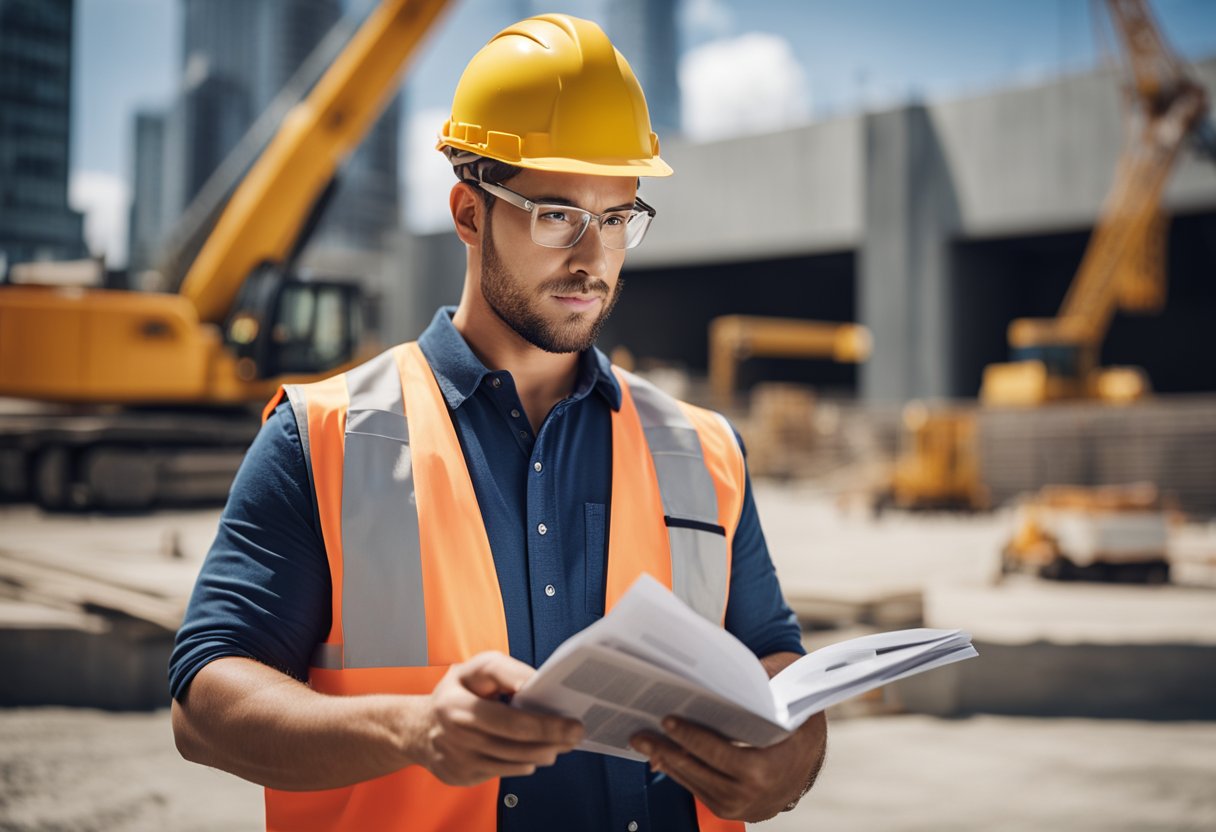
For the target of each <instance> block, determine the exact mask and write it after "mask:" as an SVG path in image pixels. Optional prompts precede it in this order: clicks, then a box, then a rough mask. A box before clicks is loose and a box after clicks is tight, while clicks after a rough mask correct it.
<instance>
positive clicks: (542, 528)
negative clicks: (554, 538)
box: [536, 523, 549, 534]
mask: <svg viewBox="0 0 1216 832" xmlns="http://www.w3.org/2000/svg"><path fill="white" fill-rule="evenodd" d="M536 532H537V534H548V533H549V527H548V526H546V525H545V524H544V523H541V524H540V525H539V526H537V527H536Z"/></svg>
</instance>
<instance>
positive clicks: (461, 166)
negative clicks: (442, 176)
mask: <svg viewBox="0 0 1216 832" xmlns="http://www.w3.org/2000/svg"><path fill="white" fill-rule="evenodd" d="M443 151H444V155H445V156H447V157H448V160H449V161H450V162H451V163H452V172H453V173H455V174H456V178H457V179H459V180H460V181H461V182H476V181H478V180H481V181H482V182H489V183H490V184H492V185H499V184H502V183H503V182H506V181H507V180H508V179H510V178H511V177H513V176H515V175H516V174H519V173H522V172H523V168H521V167H516V166H515V165H512V164H508V163H507V162H500V161H498V160H497V159H490V158H488V157H486V156H478V155H477V154H475V153H468V152H464V151H455V149H454V148H451V147H445V148H444V149H443ZM473 190H475V191H476V192H477V193H478V194H479V195H480V196H481V199H482V201H483V202H484V203H485V204H486V205H490V204H492V203H493V201H494V195H493V194H491V193H489V192H488V191H484V190H482V189H481V188H474V189H473Z"/></svg>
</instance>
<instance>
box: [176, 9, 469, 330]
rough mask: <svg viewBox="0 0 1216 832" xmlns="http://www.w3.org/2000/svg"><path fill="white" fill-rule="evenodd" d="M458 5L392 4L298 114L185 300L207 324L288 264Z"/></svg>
mask: <svg viewBox="0 0 1216 832" xmlns="http://www.w3.org/2000/svg"><path fill="white" fill-rule="evenodd" d="M448 2H449V0H384V2H382V3H381V4H380V5H379V6H378V7H377V8H376V9H375V10H374V11H372V12H371V14H370V15H369V16H368V19H367V21H366V22H365V23H364V24H363V25H362V26H361V27H360V28H359V31H358V32H356V33H355V35H354V37H353V38H352V40H351V43H350V44H349V45H348V47H347V48H346V49H345V50H344V51H343V52H342V54H341V55H340V56H339V57H338V59H337V60H336V61H335V62H334V64H333V65H332V66H331V67H330V68H329V70H328V71H327V72H326V73H325V74H324V75H323V76H322V77H321V79H320V81H318V82H317V86H316V87H315V88H314V89H313V91H312V92H311V93H310V94H309V95H308V97H307V98H306V99H304V100H303V101H302V102H300V103H299V104H297V105H296V106H295V107H293V108H292V110H291V112H289V113H288V115H287V117H286V119H284V121H283V126H282V127H281V128H280V129H279V132H278V133H277V134H276V135H275V137H274V139H273V140H272V141H271V143H270V144H269V146H268V147H267V148H266V151H265V152H264V153H263V154H262V156H261V157H260V158H259V159H258V161H257V163H256V164H255V165H254V166H253V168H252V169H251V170H250V171H249V174H248V175H247V176H246V177H245V179H244V180H243V181H242V182H241V184H240V186H239V187H238V188H237V189H236V191H235V192H234V193H233V195H232V199H231V201H230V202H229V203H228V206H227V207H226V208H225V209H224V212H223V214H221V216H220V219H219V221H218V222H217V223H216V227H215V230H214V231H213V232H212V234H211V236H210V237H209V238H208V239H207V242H206V244H205V245H204V246H203V248H202V250H201V251H200V252H199V255H198V258H197V259H196V260H195V261H194V263H193V265H192V266H191V268H190V271H189V273H188V274H187V275H186V279H185V281H184V282H183V283H182V287H181V294H182V295H184V296H185V297H186V298H187V299H189V300H190V301H191V302H192V303H193V304H194V306H195V308H196V309H197V310H198V317H199V320H200V321H203V322H208V323H223V321H224V319H225V317H226V316H227V315H228V313H229V311H230V310H231V308H232V304H233V301H234V300H235V298H236V296H237V294H238V292H239V291H240V289H241V286H242V285H243V284H244V282H245V279H246V278H247V277H248V276H249V275H250V274H251V273H252V272H253V271H254V270H255V269H256V268H258V267H259V266H261V265H262V264H264V263H281V262H282V261H283V260H284V259H285V258H286V257H287V256H288V254H289V253H290V252H291V251H292V250H293V248H294V247H295V244H296V241H297V237H298V235H299V232H300V229H301V228H302V227H303V225H304V223H305V220H306V218H307V217H308V215H309V213H310V212H311V210H312V207H313V205H314V204H315V202H316V201H317V199H318V197H319V196H320V195H321V193H322V192H323V191H324V189H325V188H326V186H327V185H328V184H329V182H330V180H331V179H332V178H333V174H334V171H335V170H337V168H338V166H339V165H340V164H341V163H342V161H343V160H344V159H345V158H346V157H347V156H348V155H349V154H350V153H351V152H352V151H353V150H354V148H355V147H356V146H357V145H358V143H359V141H360V140H361V139H362V138H363V136H364V134H366V132H367V131H368V129H369V128H370V126H371V124H372V122H374V121H375V119H376V118H377V117H378V116H379V115H380V113H381V111H382V110H383V109H384V107H385V105H386V104H387V102H388V100H389V99H390V98H391V97H392V95H393V93H394V92H395V90H396V88H397V86H398V82H399V79H400V77H401V75H402V73H403V72H404V71H405V66H406V62H407V61H408V59H409V58H410V57H411V56H412V55H413V54H414V52H415V50H416V48H417V46H418V44H419V43H420V42H421V41H422V38H423V36H424V35H425V34H426V33H427V31H429V30H430V28H431V25H432V24H433V22H434V21H435V19H436V18H437V17H438V16H439V14H440V13H441V12H442V11H443V10H444V8H445V7H446V6H447V5H448Z"/></svg>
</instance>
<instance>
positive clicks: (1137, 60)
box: [980, 0, 1208, 404]
mask: <svg viewBox="0 0 1216 832" xmlns="http://www.w3.org/2000/svg"><path fill="white" fill-rule="evenodd" d="M1107 8H1108V10H1109V12H1110V16H1111V20H1112V21H1113V22H1114V24H1115V28H1116V30H1117V31H1118V32H1119V38H1120V42H1121V44H1122V46H1123V50H1124V52H1125V53H1126V56H1127V59H1128V63H1129V66H1130V68H1131V72H1132V76H1133V78H1134V84H1133V87H1134V95H1133V96H1132V100H1133V102H1134V104H1135V105H1136V106H1135V111H1136V114H1137V116H1138V118H1137V119H1136V121H1135V126H1134V129H1133V130H1132V131H1129V134H1128V135H1129V141H1128V144H1127V146H1126V147H1125V148H1124V151H1123V154H1122V156H1121V157H1120V160H1119V165H1118V168H1117V170H1116V173H1115V181H1114V184H1113V185H1112V187H1111V191H1110V194H1109V195H1108V196H1107V198H1106V201H1105V203H1104V204H1103V207H1102V211H1101V214H1100V216H1099V219H1098V223H1097V225H1096V227H1095V228H1094V233H1093V235H1092V236H1091V237H1090V240H1089V244H1088V245H1087V246H1086V249H1085V254H1084V256H1083V258H1082V260H1081V265H1080V268H1079V269H1078V270H1077V274H1076V276H1075V277H1074V278H1073V281H1072V283H1071V285H1070V286H1069V288H1068V291H1067V293H1066V294H1065V296H1064V301H1063V303H1062V304H1061V305H1060V310H1059V312H1058V313H1057V315H1056V317H1054V318H1045V319H1040V318H1022V319H1019V320H1015V321H1014V322H1013V323H1012V324H1010V326H1009V345H1010V347H1011V348H1012V349H1013V351H1014V354H1015V356H1016V357H1017V360H1015V361H1014V362H1013V363H1010V364H990V365H988V367H986V368H985V370H984V382H983V386H982V388H981V391H980V396H981V398H982V399H983V400H984V401H986V402H988V403H992V404H1037V403H1039V402H1042V401H1046V400H1048V399H1053V398H1060V397H1069V396H1092V395H1097V394H1098V393H1099V392H1100V391H1101V390H1102V388H1103V386H1104V384H1105V382H1104V381H1103V378H1102V375H1103V374H1102V373H1101V372H1100V371H1099V370H1098V354H1099V352H1100V350H1101V346H1102V341H1103V340H1104V339H1105V338H1106V334H1107V331H1108V330H1109V329H1110V325H1111V322H1112V320H1113V319H1114V316H1115V312H1116V311H1118V310H1119V309H1123V310H1125V311H1134V312H1157V311H1160V309H1161V307H1162V306H1163V305H1164V302H1165V282H1166V281H1165V253H1164V252H1165V236H1166V230H1167V220H1166V216H1165V212H1164V209H1163V208H1162V195H1163V193H1164V191H1165V185H1166V181H1167V180H1168V178H1169V174H1170V171H1172V170H1173V167H1174V165H1175V163H1176V162H1177V159H1178V155H1179V152H1180V151H1181V149H1182V146H1183V144H1184V143H1185V141H1186V139H1187V138H1188V136H1191V135H1193V134H1195V133H1196V131H1197V130H1198V129H1199V127H1200V126H1201V124H1202V123H1203V120H1204V116H1205V115H1206V112H1207V104H1208V102H1207V93H1206V92H1205V91H1204V89H1203V87H1202V86H1200V85H1199V84H1198V83H1197V82H1196V81H1195V80H1194V79H1192V78H1191V77H1190V76H1189V75H1188V74H1187V72H1186V68H1185V67H1184V66H1183V64H1182V61H1181V60H1180V59H1179V58H1178V57H1177V55H1176V54H1175V53H1174V52H1173V51H1172V50H1171V49H1170V48H1169V46H1168V45H1167V44H1166V42H1165V40H1164V38H1163V37H1162V36H1161V33H1160V31H1159V30H1158V28H1157V26H1156V24H1155V23H1154V22H1153V19H1152V16H1151V14H1150V12H1149V8H1148V4H1147V1H1146V0H1107ZM1116 375H1118V374H1117V373H1111V374H1110V378H1111V379H1112V380H1113V379H1114V378H1115V377H1116ZM1133 376H1134V377H1135V378H1133ZM1121 377H1122V378H1124V379H1126V382H1127V383H1126V384H1124V383H1120V386H1119V389H1120V390H1124V388H1126V390H1127V391H1130V392H1126V393H1124V392H1120V393H1119V394H1118V395H1119V396H1125V395H1132V396H1134V395H1138V393H1136V392H1135V391H1134V389H1135V390H1138V389H1140V388H1141V387H1142V386H1143V385H1142V384H1141V381H1142V380H1143V373H1142V371H1138V370H1131V371H1128V372H1126V373H1124V374H1123V375H1122V376H1121ZM1136 378H1138V379H1140V380H1141V381H1136ZM1133 388H1134V389H1133Z"/></svg>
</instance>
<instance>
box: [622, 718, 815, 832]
mask: <svg viewBox="0 0 1216 832" xmlns="http://www.w3.org/2000/svg"><path fill="white" fill-rule="evenodd" d="M663 730H664V731H666V732H667V736H666V737H665V738H664V737H659V736H656V735H655V734H651V733H643V734H638V735H637V736H636V737H634V738H633V740H632V741H631V744H632V745H633V747H634V748H635V749H637V750H638V751H640V752H641V753H643V754H645V755H646V756H647V757H649V758H650V766H651V768H652V769H654V770H655V771H661V772H663V773H664V774H666V775H667V776H668V777H670V778H671V779H673V780H675V781H676V782H677V783H679V784H680V785H682V786H684V788H686V789H688V790H689V791H690V792H692V793H693V794H694V795H696V796H697V798H699V799H700V801H701V802H702V803H704V804H705V805H706V806H707V807H708V808H709V810H710V811H711V812H713V813H714V814H715V815H717V816H718V817H720V818H726V819H733V820H745V821H749V822H752V823H755V822H757V821H762V820H767V819H768V818H771V817H773V815H776V814H777V813H778V812H780V811H781V810H782V809H784V808H786V807H787V806H788V805H789V804H790V803H791V802H794V801H796V800H797V799H798V798H799V797H800V796H801V795H802V792H803V791H804V790H805V789H806V788H807V786H808V785H809V784H810V783H811V782H813V780H814V778H815V775H816V774H818V771H819V766H820V765H821V764H822V762H823V753H824V748H825V746H826V742H827V723H826V720H825V719H824V716H823V714H816V715H815V716H813V717H811V718H810V719H809V720H807V721H806V722H805V723H803V725H802V726H801V727H800V728H799V729H798V730H797V731H795V732H794V733H793V734H792V735H791V736H790V737H789V738H787V739H785V740H783V741H782V742H779V743H777V744H776V745H771V746H769V747H768V748H753V747H750V746H741V745H737V744H735V743H733V742H731V741H730V740H728V739H726V738H725V737H723V736H722V735H721V734H718V733H717V732H715V731H711V730H710V729H708V728H704V727H702V726H699V725H696V724H695V723H692V722H687V721H685V720H681V719H677V718H675V717H668V718H667V719H665V720H663Z"/></svg>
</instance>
